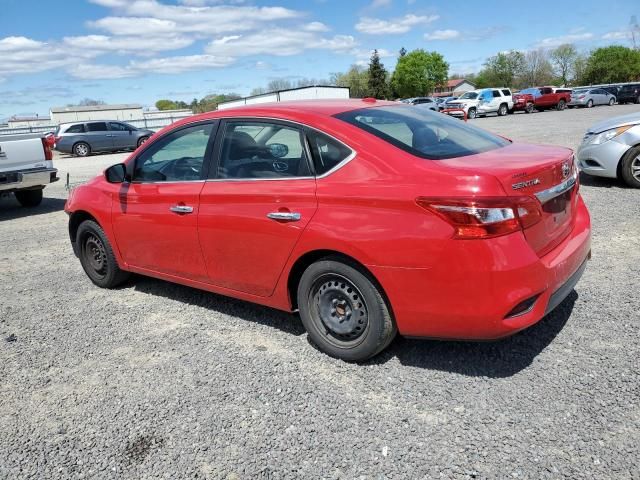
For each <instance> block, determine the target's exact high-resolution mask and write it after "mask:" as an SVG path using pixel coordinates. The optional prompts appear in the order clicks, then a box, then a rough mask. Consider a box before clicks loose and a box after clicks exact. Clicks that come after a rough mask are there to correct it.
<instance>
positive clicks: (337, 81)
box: [331, 65, 369, 98]
mask: <svg viewBox="0 0 640 480" xmlns="http://www.w3.org/2000/svg"><path fill="white" fill-rule="evenodd" d="M331 83H332V84H334V85H337V86H338V87H349V95H350V96H351V98H363V97H366V96H367V91H368V89H369V71H368V70H367V69H365V68H364V67H361V66H359V65H351V68H349V70H347V71H346V72H345V73H333V74H331Z"/></svg>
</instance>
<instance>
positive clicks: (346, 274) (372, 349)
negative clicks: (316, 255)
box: [297, 257, 397, 362]
mask: <svg viewBox="0 0 640 480" xmlns="http://www.w3.org/2000/svg"><path fill="white" fill-rule="evenodd" d="M297 296H298V307H299V309H300V318H301V319H302V323H303V325H304V327H305V329H306V330H307V333H308V334H309V339H310V340H311V341H312V342H313V343H314V344H315V345H316V346H317V347H318V348H319V349H320V350H321V351H323V352H324V353H326V354H327V355H330V356H332V357H335V358H340V359H342V360H345V361H347V362H363V361H365V360H368V359H369V358H371V357H373V356H374V355H376V354H378V353H379V352H381V351H382V350H384V349H385V348H386V347H387V346H388V345H389V344H390V343H391V341H392V340H393V338H394V337H395V335H396V332H397V329H396V325H395V322H394V321H393V318H392V316H391V313H390V309H389V307H388V306H387V303H386V301H385V299H384V298H383V296H382V292H381V290H380V288H379V287H378V286H377V284H376V282H375V280H373V279H372V278H371V277H370V275H368V274H367V273H366V272H363V271H361V270H360V269H359V268H358V267H357V266H356V265H351V264H349V263H348V262H345V261H343V260H342V259H340V258H339V257H327V258H325V259H323V260H320V261H318V262H316V263H313V264H311V265H310V266H309V267H308V268H307V269H306V270H305V272H304V273H303V274H302V278H301V279H300V283H299V284H298V290H297Z"/></svg>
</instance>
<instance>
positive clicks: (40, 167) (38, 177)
mask: <svg viewBox="0 0 640 480" xmlns="http://www.w3.org/2000/svg"><path fill="white" fill-rule="evenodd" d="M51 147H52V145H51V139H50V138H49V137H45V136H43V135H39V134H26V135H0V195H7V194H11V193H13V194H14V195H15V196H16V199H17V200H18V202H20V205H22V206H23V207H36V206H38V205H40V202H42V190H43V189H44V187H45V186H46V185H48V184H49V183H53V182H56V181H57V180H59V179H58V175H57V173H58V170H56V169H55V168H53V152H52V150H51Z"/></svg>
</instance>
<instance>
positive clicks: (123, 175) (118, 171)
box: [104, 163, 127, 183]
mask: <svg viewBox="0 0 640 480" xmlns="http://www.w3.org/2000/svg"><path fill="white" fill-rule="evenodd" d="M104 177H105V178H106V180H107V182H109V183H123V182H124V181H125V180H126V179H127V166H126V165H125V164H124V163H118V164H117V165H112V166H110V167H109V168H107V169H106V170H105V171H104Z"/></svg>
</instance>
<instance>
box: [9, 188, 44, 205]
mask: <svg viewBox="0 0 640 480" xmlns="http://www.w3.org/2000/svg"><path fill="white" fill-rule="evenodd" d="M42 190H43V189H42V188H38V189H37V190H20V191H18V192H15V196H16V200H18V203H20V205H22V206H23V207H27V208H33V207H37V206H38V205H40V204H41V203H42Z"/></svg>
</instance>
